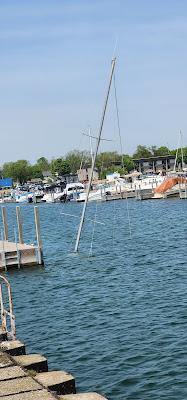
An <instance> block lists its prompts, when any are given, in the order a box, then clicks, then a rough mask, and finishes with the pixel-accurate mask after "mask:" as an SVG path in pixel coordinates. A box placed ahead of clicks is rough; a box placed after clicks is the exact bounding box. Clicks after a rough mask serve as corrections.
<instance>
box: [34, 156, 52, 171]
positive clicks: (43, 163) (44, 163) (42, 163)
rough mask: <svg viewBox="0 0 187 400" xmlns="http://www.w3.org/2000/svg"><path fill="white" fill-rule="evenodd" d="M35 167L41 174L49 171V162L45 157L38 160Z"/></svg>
mask: <svg viewBox="0 0 187 400" xmlns="http://www.w3.org/2000/svg"><path fill="white" fill-rule="evenodd" d="M36 165H37V166H38V167H39V169H40V170H41V172H43V171H47V170H48V169H49V161H48V160H47V158H45V157H40V158H38V160H37V162H36Z"/></svg>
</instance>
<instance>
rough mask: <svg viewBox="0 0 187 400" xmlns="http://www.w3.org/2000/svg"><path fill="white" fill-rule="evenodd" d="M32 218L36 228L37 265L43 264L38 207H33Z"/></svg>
mask: <svg viewBox="0 0 187 400" xmlns="http://www.w3.org/2000/svg"><path fill="white" fill-rule="evenodd" d="M34 218H35V226H36V238H37V244H38V264H43V259H42V239H41V233H40V220H39V210H38V207H37V206H35V207H34Z"/></svg>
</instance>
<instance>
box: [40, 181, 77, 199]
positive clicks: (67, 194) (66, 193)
mask: <svg viewBox="0 0 187 400" xmlns="http://www.w3.org/2000/svg"><path fill="white" fill-rule="evenodd" d="M82 192H84V185H83V184H82V183H80V182H74V183H68V184H67V185H66V187H65V189H64V190H63V191H61V190H60V191H56V192H50V193H46V194H45V195H44V196H43V198H42V201H44V202H46V203H55V202H58V201H61V200H62V199H64V200H66V199H67V200H74V199H75V200H76V198H77V196H79V194H80V193H82Z"/></svg>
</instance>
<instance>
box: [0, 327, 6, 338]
mask: <svg viewBox="0 0 187 400" xmlns="http://www.w3.org/2000/svg"><path fill="white" fill-rule="evenodd" d="M3 340H7V333H6V332H4V330H3V328H2V326H0V342H2V341H3Z"/></svg>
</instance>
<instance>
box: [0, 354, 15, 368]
mask: <svg viewBox="0 0 187 400" xmlns="http://www.w3.org/2000/svg"><path fill="white" fill-rule="evenodd" d="M11 365H14V364H13V361H12V360H11V359H10V357H9V356H8V355H7V354H6V353H3V352H2V351H1V352H0V372H1V368H5V367H10V366H11Z"/></svg>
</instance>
